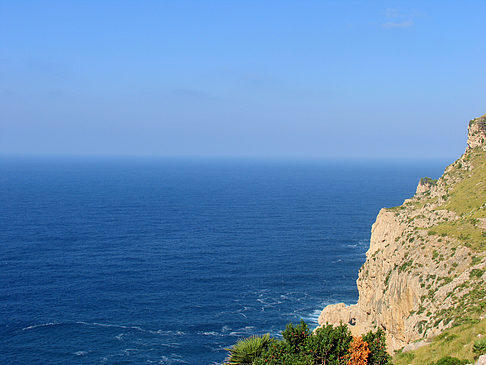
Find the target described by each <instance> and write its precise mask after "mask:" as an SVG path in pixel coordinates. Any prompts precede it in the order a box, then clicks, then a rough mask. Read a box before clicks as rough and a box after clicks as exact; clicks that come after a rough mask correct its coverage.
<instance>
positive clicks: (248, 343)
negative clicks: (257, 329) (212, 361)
mask: <svg viewBox="0 0 486 365" xmlns="http://www.w3.org/2000/svg"><path fill="white" fill-rule="evenodd" d="M270 342H271V339H270V334H269V333H267V334H265V335H263V336H251V337H247V338H242V339H240V340H238V342H236V344H235V345H234V346H233V347H232V348H230V349H226V350H228V351H229V357H228V359H227V360H226V361H227V362H226V363H227V364H229V365H243V364H251V363H252V362H253V360H255V359H256V358H258V357H259V356H260V355H261V354H262V353H263V351H265V349H266V348H267V347H268V345H269V343H270Z"/></svg>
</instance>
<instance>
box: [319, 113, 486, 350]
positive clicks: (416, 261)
mask: <svg viewBox="0 0 486 365" xmlns="http://www.w3.org/2000/svg"><path fill="white" fill-rule="evenodd" d="M467 144H468V147H467V149H466V152H465V154H464V155H463V156H461V158H460V159H459V160H457V161H456V162H454V163H453V164H451V165H450V166H449V167H447V168H446V170H445V172H444V174H443V176H442V177H441V178H440V179H439V180H437V181H435V180H432V179H428V178H425V179H422V180H421V182H420V183H419V186H418V187H417V192H416V194H415V196H414V197H412V198H411V199H407V200H405V202H404V204H403V205H401V206H399V207H395V208H390V209H382V210H381V211H380V212H379V214H378V217H377V218H376V222H375V223H374V224H373V226H372V228H371V239H370V247H369V250H368V252H367V253H366V262H365V263H364V264H363V266H362V267H361V269H360V272H359V275H358V280H357V286H358V291H359V299H358V303H357V304H354V305H350V306H346V305H344V304H343V303H340V304H334V305H330V306H327V307H326V308H324V310H323V311H322V313H321V315H320V317H319V325H324V324H326V323H330V324H339V323H345V324H347V325H348V326H349V328H350V330H351V332H352V333H353V335H359V334H362V333H364V332H367V331H369V330H375V329H376V328H378V327H379V328H383V329H384V330H385V332H386V336H387V343H388V348H389V350H390V351H393V350H397V349H400V348H403V347H404V346H406V345H408V344H411V343H413V342H415V341H419V340H424V339H428V338H431V337H433V336H435V335H437V334H439V333H440V332H442V331H443V330H444V329H446V328H448V327H450V326H451V325H452V324H453V323H454V322H455V321H457V320H462V319H464V318H476V317H480V316H484V315H486V313H484V308H486V298H484V297H485V296H484V295H483V297H481V295H482V293H484V292H483V291H482V290H483V289H484V288H485V285H486V284H485V280H486V252H484V251H486V249H484V250H483V251H481V249H480V248H481V247H482V248H485V246H486V245H485V243H486V238H481V237H486V231H485V228H486V226H485V223H484V222H485V218H484V217H486V199H485V198H484V197H485V195H481V194H479V195H477V196H476V197H475V198H474V199H473V200H472V201H471V202H472V203H468V204H472V205H474V207H473V208H471V209H473V211H472V213H469V212H466V213H467V214H466V213H465V212H463V211H456V210H457V209H458V208H454V209H456V210H454V209H453V208H451V204H452V206H453V207H455V206H456V205H457V199H459V198H457V197H461V196H462V195H460V194H459V192H458V190H457V189H459V187H461V188H462V186H467V184H466V183H467V182H468V179H474V178H476V179H477V175H474V174H475V173H476V174H477V173H478V172H480V171H481V170H478V169H483V168H484V166H486V152H484V151H486V116H483V117H480V118H476V119H474V120H473V121H471V122H470V125H469V136H468V141H467ZM474 176H476V177H474ZM484 180H486V179H484ZM474 181H476V180H474ZM478 181H479V182H478V183H477V184H479V185H477V184H476V185H475V186H473V187H472V189H473V192H472V193H474V190H478V189H479V190H478V191H482V190H481V189H484V190H485V191H486V188H485V186H486V185H484V186H483V185H481V184H482V180H481V179H479V180H478ZM485 184H486V183H485ZM465 196H468V195H467V194H466V195H465ZM454 199H456V200H454ZM478 199H485V201H478ZM454 204H455V205H454ZM468 214H469V215H468ZM463 228H464V229H465V228H467V229H468V231H467V232H469V233H468V234H469V236H467V235H466V233H464V234H463V233H461V232H463V231H464V232H466V230H463ZM481 232H483V233H482V236H481ZM471 234H474V235H475V236H474V237H476V238H474V239H475V240H476V241H477V242H475V243H474V245H476V246H474V245H473V242H472V238H471V237H470V236H471ZM478 237H479V238H478ZM481 240H482V241H481ZM478 245H479V246H478ZM478 247H479V248H478Z"/></svg>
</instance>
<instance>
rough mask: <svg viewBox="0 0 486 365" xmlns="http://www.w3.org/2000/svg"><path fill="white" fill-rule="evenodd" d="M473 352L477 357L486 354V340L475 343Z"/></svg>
mask: <svg viewBox="0 0 486 365" xmlns="http://www.w3.org/2000/svg"><path fill="white" fill-rule="evenodd" d="M473 352H474V354H475V355H476V356H477V357H479V356H481V355H484V354H486V338H482V339H480V340H477V341H476V342H474V344H473Z"/></svg>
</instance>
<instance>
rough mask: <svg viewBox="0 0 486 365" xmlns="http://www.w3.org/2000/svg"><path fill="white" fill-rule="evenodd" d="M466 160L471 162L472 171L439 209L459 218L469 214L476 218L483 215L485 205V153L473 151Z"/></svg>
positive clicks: (457, 185)
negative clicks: (453, 213) (454, 213)
mask: <svg viewBox="0 0 486 365" xmlns="http://www.w3.org/2000/svg"><path fill="white" fill-rule="evenodd" d="M466 160H469V161H470V162H471V165H472V167H473V168H472V170H471V171H470V173H469V174H468V176H466V177H465V178H464V179H463V180H461V181H459V182H458V183H457V184H456V185H455V186H454V188H453V189H452V191H451V192H450V194H449V198H448V199H447V202H446V204H445V205H444V206H443V207H441V208H445V209H447V210H451V211H453V212H456V213H457V214H458V215H460V216H462V215H470V214H471V215H472V216H473V218H478V217H479V216H482V214H484V212H485V210H484V205H485V204H486V152H485V151H482V150H473V151H471V152H469V154H468V155H467V156H466ZM478 215H479V216H478Z"/></svg>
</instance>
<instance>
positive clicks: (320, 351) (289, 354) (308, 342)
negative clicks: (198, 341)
mask: <svg viewBox="0 0 486 365" xmlns="http://www.w3.org/2000/svg"><path fill="white" fill-rule="evenodd" d="M282 337H283V338H282V339H281V340H279V339H275V338H269V336H268V335H264V336H252V337H249V338H246V339H242V340H240V341H238V342H237V343H236V344H235V345H234V346H233V347H232V348H230V349H228V351H229V357H228V360H227V363H226V364H234V365H237V364H254V365H263V364H273V365H281V364H288V365H314V364H316V365H317V364H328V365H348V364H349V365H365V364H369V365H386V364H391V357H390V355H388V353H387V351H386V342H385V334H384V332H383V331H382V330H377V331H375V332H372V331H370V332H368V333H367V334H365V335H363V336H358V337H354V338H353V336H352V335H351V333H350V331H349V329H348V328H347V327H346V326H345V325H339V326H335V327H334V326H332V325H328V326H323V327H321V328H318V329H317V330H316V331H315V332H314V333H313V332H311V331H310V330H309V328H308V326H307V324H306V323H305V322H304V321H301V323H300V324H299V325H296V326H294V325H293V324H291V323H290V324H288V325H287V327H286V328H285V330H284V331H283V332H282Z"/></svg>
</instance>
